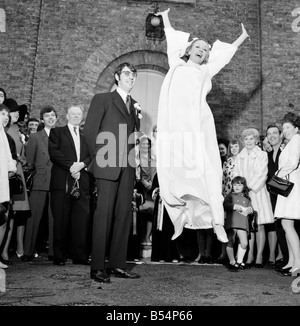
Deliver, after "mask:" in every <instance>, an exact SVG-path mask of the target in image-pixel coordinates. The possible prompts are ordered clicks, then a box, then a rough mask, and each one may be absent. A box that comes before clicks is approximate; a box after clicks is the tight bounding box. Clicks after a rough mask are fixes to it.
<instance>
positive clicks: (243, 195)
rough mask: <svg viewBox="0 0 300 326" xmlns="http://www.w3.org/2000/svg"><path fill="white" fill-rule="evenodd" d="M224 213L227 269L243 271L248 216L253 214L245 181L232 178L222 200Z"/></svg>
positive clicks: (240, 178) (241, 178)
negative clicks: (228, 191) (230, 187)
mask: <svg viewBox="0 0 300 326" xmlns="http://www.w3.org/2000/svg"><path fill="white" fill-rule="evenodd" d="M223 205H224V210H225V212H226V219H225V230H226V232H227V236H228V240H229V241H228V244H227V248H226V249H227V255H228V258H229V265H228V268H229V269H236V270H237V269H244V268H245V264H244V263H243V259H244V256H245V253H246V250H247V246H248V234H249V215H250V214H252V213H253V208H252V206H251V200H250V197H249V188H248V187H247V183H246V179H245V178H243V177H240V176H237V177H235V178H233V180H232V190H231V192H230V193H229V194H228V195H227V196H226V197H225V199H224V203H223ZM236 236H237V237H238V238H239V245H238V250H237V260H236V259H235V256H234V244H235V239H236Z"/></svg>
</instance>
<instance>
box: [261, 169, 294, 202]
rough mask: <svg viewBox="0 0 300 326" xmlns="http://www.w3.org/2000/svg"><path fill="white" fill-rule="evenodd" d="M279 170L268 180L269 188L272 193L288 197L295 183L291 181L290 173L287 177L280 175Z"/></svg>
mask: <svg viewBox="0 0 300 326" xmlns="http://www.w3.org/2000/svg"><path fill="white" fill-rule="evenodd" d="M279 171H280V170H279ZM279 171H278V172H277V173H275V174H274V175H273V176H272V178H271V179H270V180H269V181H268V182H267V190H268V191H269V192H270V193H271V194H274V195H281V196H284V197H288V195H289V194H290V192H291V191H292V189H293V187H294V183H293V182H291V181H289V174H288V175H287V176H286V178H280V177H278V173H279Z"/></svg>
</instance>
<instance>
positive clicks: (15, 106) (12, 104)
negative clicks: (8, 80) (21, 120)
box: [3, 98, 28, 115]
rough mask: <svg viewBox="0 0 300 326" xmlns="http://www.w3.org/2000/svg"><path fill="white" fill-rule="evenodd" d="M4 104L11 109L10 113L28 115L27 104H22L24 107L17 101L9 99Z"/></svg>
mask: <svg viewBox="0 0 300 326" xmlns="http://www.w3.org/2000/svg"><path fill="white" fill-rule="evenodd" d="M3 104H4V105H5V106H6V107H7V108H8V109H9V111H10V112H17V111H19V112H20V114H21V113H23V114H24V115H25V113H27V112H28V111H27V105H26V104H22V105H18V103H17V101H16V100H14V99H13V98H7V99H6V100H5V101H4V102H3Z"/></svg>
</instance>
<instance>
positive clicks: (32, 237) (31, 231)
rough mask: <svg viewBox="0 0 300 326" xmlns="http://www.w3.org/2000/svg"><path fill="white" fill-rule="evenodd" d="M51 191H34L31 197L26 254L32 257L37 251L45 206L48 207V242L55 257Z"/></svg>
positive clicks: (50, 253) (26, 234) (26, 235)
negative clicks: (49, 198)
mask: <svg viewBox="0 0 300 326" xmlns="http://www.w3.org/2000/svg"><path fill="white" fill-rule="evenodd" d="M48 195H49V191H39V190H32V191H31V193H30V197H29V203H30V210H31V216H30V217H29V218H28V219H27V223H26V231H25V240H24V254H25V255H27V256H32V255H33V254H34V252H35V249H36V242H37V237H38V233H39V229H40V224H41V219H42V217H43V213H44V209H45V205H48V207H47V208H48V230H49V232H48V240H49V252H48V254H49V255H51V256H52V255H53V216H52V212H51V208H50V201H49V200H47V196H48Z"/></svg>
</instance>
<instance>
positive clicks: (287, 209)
mask: <svg viewBox="0 0 300 326" xmlns="http://www.w3.org/2000/svg"><path fill="white" fill-rule="evenodd" d="M282 127H283V128H282V130H283V135H284V138H285V139H287V140H288V141H289V142H288V143H287V145H286V146H285V147H284V149H283V150H282V152H281V154H280V156H279V162H278V171H277V172H278V176H279V177H281V178H287V177H288V178H289V180H290V181H291V182H293V183H294V187H293V189H292V191H291V193H290V194H289V196H288V197H283V196H280V195H278V197H277V202H276V206H275V217H276V218H278V219H282V220H281V224H282V227H283V229H284V231H285V235H286V240H287V245H288V251H289V261H288V263H287V265H286V266H283V268H282V269H283V270H284V269H286V271H287V273H286V274H285V275H293V274H294V273H297V271H298V272H300V241H299V236H298V234H297V232H296V230H295V227H294V222H295V220H300V202H299V198H300V166H299V160H300V135H299V134H298V131H299V130H300V117H299V116H298V115H297V114H295V113H292V112H289V113H287V114H286V115H285V116H284V117H283V121H282ZM277 172H276V173H277ZM283 272H284V271H283Z"/></svg>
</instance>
